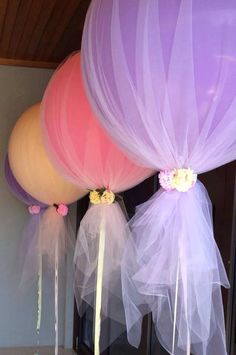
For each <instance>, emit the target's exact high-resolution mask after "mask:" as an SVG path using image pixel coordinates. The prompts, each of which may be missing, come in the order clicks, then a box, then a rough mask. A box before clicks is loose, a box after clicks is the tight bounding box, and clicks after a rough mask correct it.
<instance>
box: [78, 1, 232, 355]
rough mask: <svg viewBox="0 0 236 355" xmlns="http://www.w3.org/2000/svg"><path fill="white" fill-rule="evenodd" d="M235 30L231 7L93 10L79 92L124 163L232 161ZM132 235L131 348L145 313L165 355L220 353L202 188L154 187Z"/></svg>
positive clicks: (208, 165) (221, 334) (216, 265)
mask: <svg viewBox="0 0 236 355" xmlns="http://www.w3.org/2000/svg"><path fill="white" fill-rule="evenodd" d="M98 29H99V30H98ZM235 33H236V5H235V2H234V1H232V0H230V1H228V2H227V4H226V2H225V1H223V0H209V1H207V2H206V1H203V0H198V1H191V0H189V1H185V0H173V1H166V0H148V1H143V0H136V1H126V0H94V1H93V2H92V5H91V7H90V10H89V13H88V16H87V20H86V23H85V29H84V34H83V43H82V59H83V72H84V78H85V82H86V87H87V90H88V95H89V98H90V100H91V103H92V105H93V107H94V109H95V110H96V112H97V114H98V117H99V119H100V121H101V122H102V124H103V125H104V127H105V128H106V129H107V131H109V133H110V134H111V136H112V137H113V138H114V140H116V141H117V143H118V144H119V145H120V146H121V147H122V149H124V150H125V151H126V152H127V153H128V154H129V156H130V157H132V159H134V161H136V162H137V163H138V164H140V165H142V166H145V167H149V168H153V169H156V170H157V171H161V170H170V169H175V168H191V169H193V170H194V171H195V172H196V173H197V174H200V173H203V172H206V171H208V170H211V169H214V168H216V167H218V166H221V165H223V164H225V163H227V162H230V161H232V160H234V159H236V81H235V77H236V66H235V60H236V46H235ZM219 188H220V187H219ZM131 228H132V232H133V235H132V238H130V239H129V242H128V245H127V247H126V248H125V256H124V259H123V294H124V300H125V301H124V302H125V310H126V321H127V328H128V337H129V341H130V343H131V344H133V345H135V346H138V344H139V341H140V336H141V324H142V317H143V315H144V314H146V313H148V312H150V311H152V316H153V320H154V323H155V327H156V332H157V335H158V337H159V340H160V341H161V343H162V345H163V346H164V347H165V348H166V350H167V351H168V352H169V353H170V354H175V355H179V354H180V355H182V354H190V352H191V353H193V354H197V355H224V354H226V353H227V351H226V345H225V330H224V328H225V325H224V316H223V305H222V300H221V285H223V286H225V287H228V280H227V277H226V274H225V270H224V266H223V264H222V261H221V257H220V254H219V251H218V248H217V246H216V243H215V241H214V238H213V228H212V216H211V203H210V201H209V198H208V195H207V192H206V190H205V188H204V187H203V186H202V184H201V183H200V182H197V184H196V185H195V187H194V188H192V189H190V190H189V191H188V192H185V193H179V192H177V191H170V192H167V191H164V190H163V189H160V190H159V191H158V193H157V194H156V195H154V196H153V198H152V199H151V200H150V201H148V202H146V203H145V204H143V205H141V206H140V207H138V209H137V213H136V215H135V217H134V218H133V219H132V221H131Z"/></svg>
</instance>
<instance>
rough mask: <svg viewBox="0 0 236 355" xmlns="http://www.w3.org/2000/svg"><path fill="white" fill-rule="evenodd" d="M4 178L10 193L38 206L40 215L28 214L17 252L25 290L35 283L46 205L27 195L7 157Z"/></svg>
mask: <svg viewBox="0 0 236 355" xmlns="http://www.w3.org/2000/svg"><path fill="white" fill-rule="evenodd" d="M5 178H6V181H7V183H8V186H9V188H10V190H11V192H12V193H13V194H14V195H15V196H16V197H17V198H18V199H19V200H20V201H21V202H23V203H24V204H26V205H27V206H31V205H38V206H40V208H41V209H40V213H38V214H30V213H29V218H28V222H27V224H26V226H25V228H24V230H23V233H22V237H21V244H20V250H19V254H18V256H19V259H18V260H17V262H18V263H19V265H18V267H20V268H21V269H22V274H21V281H20V286H21V288H22V289H23V288H25V287H26V285H28V286H29V285H30V284H31V283H33V282H35V280H36V279H37V275H38V228H39V225H40V221H41V219H42V214H43V213H44V211H45V209H46V208H47V205H45V204H43V203H42V202H40V201H38V200H36V199H35V198H34V197H33V196H31V195H30V194H28V193H27V192H26V191H25V190H24V189H23V188H22V187H21V186H20V184H19V183H18V182H17V180H16V178H15V177H14V175H13V173H12V170H11V167H10V164H9V160H8V156H6V158H5Z"/></svg>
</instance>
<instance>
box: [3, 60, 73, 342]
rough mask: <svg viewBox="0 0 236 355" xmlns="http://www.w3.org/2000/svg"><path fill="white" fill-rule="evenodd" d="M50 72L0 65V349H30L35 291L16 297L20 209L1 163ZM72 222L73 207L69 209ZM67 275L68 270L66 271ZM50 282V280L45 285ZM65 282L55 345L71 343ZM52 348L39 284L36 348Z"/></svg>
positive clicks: (48, 308)
mask: <svg viewBox="0 0 236 355" xmlns="http://www.w3.org/2000/svg"><path fill="white" fill-rule="evenodd" d="M51 74H52V70H47V69H36V68H23V67H8V66H1V65H0V347H13V346H34V345H35V344H36V343H37V336H36V331H35V327H36V312H37V290H36V287H35V288H32V289H31V290H28V292H27V294H26V295H25V297H24V298H23V297H22V295H21V294H20V293H19V289H18V286H19V280H20V270H18V269H17V267H16V265H17V264H16V260H17V253H18V251H19V246H20V242H21V232H22V230H23V227H24V225H25V224H26V222H27V218H28V213H27V210H26V207H25V206H24V205H23V204H22V203H21V202H19V201H18V200H17V199H16V198H15V197H14V196H12V194H11V193H10V192H9V190H8V187H7V184H6V182H5V179H4V158H5V155H6V151H7V142H8V138H9V135H10V133H11V130H12V128H13V126H14V124H15V122H16V120H17V119H18V117H19V116H20V115H21V113H22V112H23V111H25V109H26V108H28V107H29V106H30V105H32V104H34V103H36V102H38V101H40V100H41V98H42V94H43V92H44V89H45V87H46V85H47V82H48V80H49V78H50V76H51ZM73 218H74V219H75V208H73ZM67 274H68V275H71V270H69V269H68V272H67ZM51 281H53V280H51ZM71 281H72V280H71V276H70V277H69V279H67V280H66V282H67V291H66V307H65V309H66V311H65V314H64V313H62V311H61V312H60V315H61V321H60V343H61V344H65V345H66V346H67V347H70V346H71V343H72V322H73V291H72V287H71ZM53 343H54V295H53V282H50V280H48V281H47V282H46V283H45V285H44V298H43V318H42V327H41V334H40V345H53Z"/></svg>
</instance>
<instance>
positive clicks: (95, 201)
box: [89, 190, 101, 205]
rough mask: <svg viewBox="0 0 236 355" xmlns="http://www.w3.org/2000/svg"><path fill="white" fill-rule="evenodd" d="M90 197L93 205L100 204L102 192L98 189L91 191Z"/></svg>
mask: <svg viewBox="0 0 236 355" xmlns="http://www.w3.org/2000/svg"><path fill="white" fill-rule="evenodd" d="M89 199H90V202H91V203H92V204H93V205H98V204H99V203H101V197H100V194H99V192H98V191H96V190H93V191H90V194H89Z"/></svg>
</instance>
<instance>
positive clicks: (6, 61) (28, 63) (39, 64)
mask: <svg viewBox="0 0 236 355" xmlns="http://www.w3.org/2000/svg"><path fill="white" fill-rule="evenodd" d="M58 64H59V63H56V62H43V61H37V60H24V59H10V58H1V57H0V65H11V66H16V67H30V68H48V69H55V68H56V67H57V66H58Z"/></svg>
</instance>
